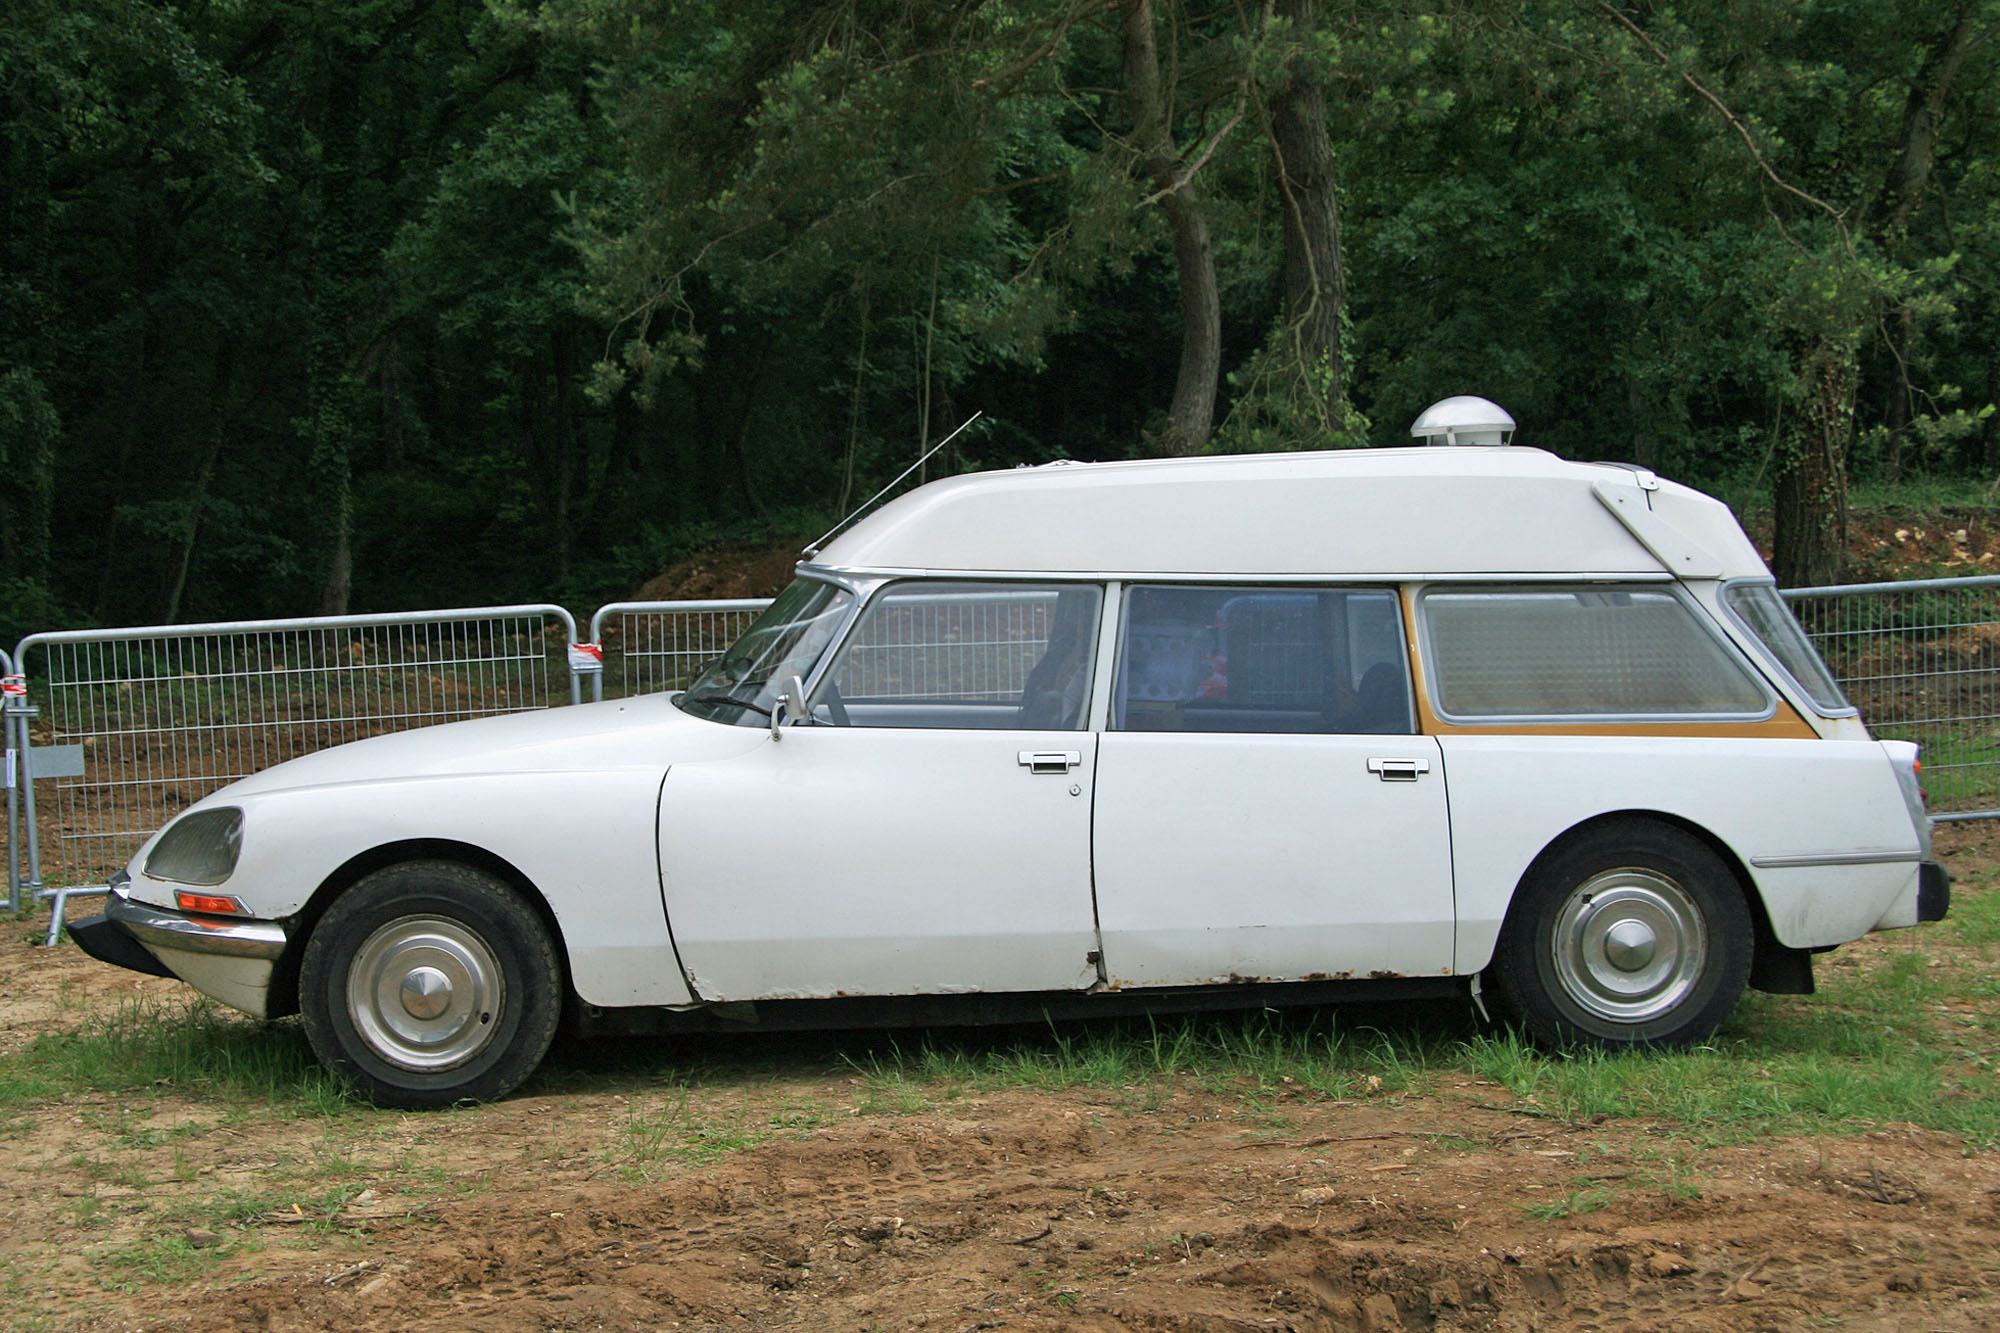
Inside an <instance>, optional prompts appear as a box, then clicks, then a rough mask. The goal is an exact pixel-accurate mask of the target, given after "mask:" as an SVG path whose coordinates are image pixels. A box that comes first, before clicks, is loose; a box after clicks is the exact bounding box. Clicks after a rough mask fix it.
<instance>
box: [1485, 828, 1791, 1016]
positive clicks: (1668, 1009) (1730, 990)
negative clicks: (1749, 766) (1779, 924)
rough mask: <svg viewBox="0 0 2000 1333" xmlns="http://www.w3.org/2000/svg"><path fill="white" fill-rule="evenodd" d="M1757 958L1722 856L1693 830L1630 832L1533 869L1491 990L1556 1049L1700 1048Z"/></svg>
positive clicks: (1596, 838)
mask: <svg viewBox="0 0 2000 1333" xmlns="http://www.w3.org/2000/svg"><path fill="white" fill-rule="evenodd" d="M1754 951H1755V934H1754V930H1753V927H1752V925H1751V920H1750V908H1749V905H1748V904H1747V903H1746V902H1745V900H1744V896H1743V888H1742V886H1741V885H1740V884H1738V882H1737V879H1736V876H1735V875H1734V874H1732V873H1731V872H1730V869H1729V867H1728V866H1727V865H1725V864H1724V863H1723V861H1722V858H1721V857H1719V856H1717V855H1716V854H1715V852H1714V851H1713V850H1711V849H1710V848H1709V847H1708V846H1707V845H1706V844H1705V843H1703V842H1701V841H1700V840H1699V839H1697V838H1695V837H1693V836H1691V835H1689V834H1687V833H1684V832H1682V831H1681V830H1679V829H1675V828H1672V827H1670V826H1668V825H1665V824H1661V823H1658V822H1655V821H1653V820H1647V819H1620V820H1613V821H1607V822H1605V823H1603V824H1600V825H1597V826H1596V827H1594V828H1591V829H1588V830H1586V831H1585V832H1584V833H1583V834H1582V835H1580V836H1579V837H1577V838H1575V839H1573V840H1571V841H1570V842H1568V843H1566V844H1563V845H1561V846H1558V847H1556V848H1554V849H1552V850H1550V851H1548V852H1545V853H1543V854H1542V856H1541V858H1540V859H1539V860H1537V861H1536V862H1535V864H1534V865H1533V866H1532V867H1531V868H1530V869H1529V871H1528V873H1527V875H1526V876H1525V877H1524V878H1523V879H1522V881H1521V887H1520V890H1519V891H1518V892H1517V893H1516V894H1515V897H1514V903H1513V905H1512V906H1511V907H1510V908H1509V909H1508V912H1507V920H1506V923H1505V924H1504V925H1503V926H1502V927H1501V930H1500V941H1499V944H1498V946H1497V948H1496V949H1495V951H1494V956H1493V967H1492V971H1491V972H1490V973H1489V977H1490V979H1491V981H1492V983H1493V986H1494V989H1495V991H1496V993H1497V996H1498V998H1499V1000H1500V1002H1501V1005H1502V1007H1503V1009H1504V1010H1505V1011H1506V1012H1507V1013H1508V1014H1509V1015H1510V1016H1511V1017H1513V1018H1515V1019H1518V1020H1519V1021H1520V1023H1521V1024H1522V1025H1523V1026H1524V1027H1525V1028H1526V1029H1527V1030H1528V1032H1529V1034H1530V1035H1531V1036H1533V1037H1535V1038H1537V1039H1539V1040H1541V1041H1543V1042H1546V1043H1549V1044H1552V1045H1558V1046H1567V1045H1576V1044H1582V1045H1590V1046H1598V1047H1602V1048H1605V1049H1612V1050H1616V1049H1622V1048H1625V1047H1632V1046H1663V1047H1676V1046H1692V1045H1694V1044H1696V1043H1699V1042H1702V1041H1705V1040H1707V1039H1708V1038H1709V1037H1710V1036H1711V1035H1712V1034H1713V1033H1714V1032H1715V1030H1716V1029H1717V1028H1718V1027H1720V1026H1722V1023H1723V1020H1724V1019H1726V1018H1728V1017H1729V1015H1730V1012H1731V1011H1732V1010H1734V1009H1735V1008H1736V1002H1737V1001H1738V1000H1739V999H1741V998H1742V995H1743V987H1744V985H1745V983H1746V982H1747V981H1748V980H1749V977H1750V963H1751V959H1752V955H1753V953H1754Z"/></svg>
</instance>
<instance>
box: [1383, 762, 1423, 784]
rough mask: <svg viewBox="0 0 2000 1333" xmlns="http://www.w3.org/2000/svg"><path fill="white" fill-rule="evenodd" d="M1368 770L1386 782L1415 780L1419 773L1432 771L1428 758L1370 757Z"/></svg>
mask: <svg viewBox="0 0 2000 1333" xmlns="http://www.w3.org/2000/svg"><path fill="white" fill-rule="evenodd" d="M1368 771H1369V772H1370V773H1373V774H1374V775H1375V776H1376V777H1378V778H1380V779H1382V781H1384V782H1415V781H1416V780H1417V777H1418V775H1419V774H1423V773H1428V772H1430V771H1431V761H1430V760H1428V759H1370V760H1369V761H1368Z"/></svg>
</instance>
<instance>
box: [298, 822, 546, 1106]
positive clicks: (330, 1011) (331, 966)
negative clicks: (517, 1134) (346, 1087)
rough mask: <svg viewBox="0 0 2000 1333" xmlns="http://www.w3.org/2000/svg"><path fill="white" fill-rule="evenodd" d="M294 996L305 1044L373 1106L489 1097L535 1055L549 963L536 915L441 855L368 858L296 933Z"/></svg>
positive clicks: (497, 885)
mask: <svg viewBox="0 0 2000 1333" xmlns="http://www.w3.org/2000/svg"><path fill="white" fill-rule="evenodd" d="M299 1009H300V1013H301V1015H302V1016H303V1018H304V1020H305V1028H306V1036H307V1038H308V1039H309V1040H310V1041H311V1042H312V1047H313V1050H314V1052H315V1053H316V1054H317V1055H318V1056H319V1058H320V1059H321V1061H323V1062H324V1063H325V1064H326V1065H327V1066H328V1067H329V1068H331V1069H333V1070H334V1071H335V1072H336V1073H339V1074H340V1075H341V1076H342V1077H344V1078H346V1079H347V1080H348V1081H349V1082H350V1083H352V1084H353V1085H354V1086H355V1088H356V1090H357V1091H359V1092H360V1093H361V1094H362V1095H364V1096H366V1097H368V1098H369V1099H370V1100H372V1101H374V1102H375V1103H377V1104H378V1105H382V1106H401V1107H427V1106H447V1105H450V1104H451V1103H453V1102H459V1101H468V1100H469V1101H488V1100H491V1099H493V1098H496V1097H503V1096H505V1095H506V1094H507V1093H509V1092H511V1091H513V1090H514V1089H515V1088H517V1087H519V1086H520V1085H521V1083H522V1082H523V1081H524V1080H525V1079H526V1078H527V1077H528V1075H530V1074H532V1073H533V1072H534V1070H535V1067H536V1066H537V1065H538V1064H540V1063H541V1060H542V1056H543V1055H545V1054H546V1053H547V1052H548V1049H549V1043H550V1041H551V1040H553V1038H554V1036H555V1030H556V1024H557V1021H558V1019H560V1017H561V1014H562V973H561V968H560V965H559V963H558V961H557V958H556V952H555V946H554V944H553V943H552V942H551V940H550V939H549V933H548V931H547V929H546V928H545V927H544V926H543V924H542V920H541V918H540V917H539V916H538V915H536V913H535V911H534V910H533V909H532V908H530V907H529V906H528V904H527V903H525V902H524V901H522V899H521V897H520V895H519V894H517V893H515V892H514V891H513V890H512V889H511V888H509V887H508V886H507V885H506V884H503V883H502V882H500V881H499V880H497V879H495V878H494V877H492V876H491V875H488V874H485V873H483V872H481V871H477V870H474V869H472V868H471V867H469V866H463V865H459V864H456V863H454V862H449V861H413V862H407V863H405V864H403V865H397V866H390V867H388V868H386V869H383V870H378V871H376V872H375V873H374V874H372V875H370V876H368V877H367V878H366V879H363V880H362V881H360V882H359V883H358V884H356V885H354V887H353V888H351V889H349V890H347V892H345V893H343V894H342V895H341V896H340V897H339V898H338V899H336V900H335V902H334V904H333V906H332V907H331V908H329V909H328V910H327V913H326V915H325V916H324V917H322V918H321V919H320V922H319V925H318V926H317V928H315V929H314V931H313V933H312V936H311V937H310V938H309V939H308V940H307V941H306V951H305V956H304V957H303V959H302V960H301V962H300V968H299Z"/></svg>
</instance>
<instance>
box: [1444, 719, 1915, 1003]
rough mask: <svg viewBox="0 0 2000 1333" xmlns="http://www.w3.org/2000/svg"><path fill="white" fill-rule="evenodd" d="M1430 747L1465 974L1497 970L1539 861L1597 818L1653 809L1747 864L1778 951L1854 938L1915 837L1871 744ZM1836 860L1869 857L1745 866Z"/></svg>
mask: <svg viewBox="0 0 2000 1333" xmlns="http://www.w3.org/2000/svg"><path fill="white" fill-rule="evenodd" d="M1439 744H1440V745H1441V746H1442V748H1443V750H1444V769H1445V779H1446V783H1447V785H1448V788H1449V791H1450V801H1451V841H1452V858H1453V867H1454V873H1455V880H1456V886H1457V907H1458V938H1457V957H1456V964H1455V967H1456V970H1457V971H1458V972H1460V973H1469V972H1476V971H1479V970H1480V969H1482V968H1484V967H1485V966H1486V965H1487V964H1488V963H1489V962H1490V961H1491V960H1492V956H1493V947H1494V943H1495V941H1496V939H1497V938H1498V936H1499V932H1500V926H1501V922H1502V921H1503V920H1504V919H1505V917H1506V913H1507V907H1508V904H1509V903H1510V902H1511V901H1512V899H1513V895H1514V892H1515V890H1516V888H1517V887H1518V886H1519V884H1520V883H1521V879H1522V876H1523V875H1525V874H1526V873H1527V870H1528V868H1529V866H1530V865H1532V864H1533V862H1534V860H1535V858H1536V857H1537V856H1539V855H1540V854H1541V852H1542V851H1543V849H1545V848H1546V847H1548V846H1549V845H1550V844H1551V843H1553V842H1554V841H1555V840H1556V839H1558V838H1560V837H1561V836H1562V835H1563V834H1564V833H1566V832H1568V831H1569V830H1570V829H1573V828H1575V827H1576V826H1578V825H1579V824H1582V823H1584V822H1586V821H1588V820H1590V819H1593V818H1595V817H1598V816H1600V815H1606V814H1613V813H1618V812H1621V811H1650V812H1656V813H1658V814H1661V815H1665V816H1668V817H1671V818H1673V819H1677V820H1680V821H1682V822H1685V823H1687V824H1690V825H1693V826H1694V827H1696V828H1699V829H1702V830H1704V831H1706V832H1707V833H1709V834H1711V835H1713V836H1714V837H1715V838H1716V839H1717V840H1719V841H1720V842H1721V843H1722V844H1723V845H1724V846H1725V847H1726V848H1727V849H1728V850H1729V851H1730V852H1731V853H1732V854H1733V855H1734V857H1735V858H1736V860H1737V861H1739V862H1740V863H1741V864H1742V865H1743V866H1744V868H1745V870H1746V871H1747V873H1748V875H1749V877H1750V880H1751V884H1752V886H1753V888H1754V890H1755V891H1756V893H1757V894H1758V895H1759V896H1760V897H1761V898H1762V900H1763V903H1764V906H1765V909H1766V911H1767V913H1768V915H1769V917H1770V921H1771V928H1772V931H1773V933H1774V934H1775V935H1776V936H1777V938H1778V940H1779V942H1781V943H1783V944H1787V945H1791V946H1794V947H1812V946H1816V945H1831V944H1844V943H1847V942H1848V941H1850V940H1854V939H1858V938H1859V937H1860V936H1862V935H1863V934H1865V933H1867V931H1868V930H1870V929H1871V928H1872V927H1873V926H1874V925H1875V924H1876V923H1877V922H1878V921H1879V920H1881V918H1882V916H1883V914H1884V912H1886V911H1887V910H1888V909H1889V907H1890V906H1891V905H1892V904H1893V903H1894V902H1895V901H1896V900H1897V898H1898V897H1899V896H1901V895H1903V894H1904V893H1905V892H1907V891H1908V888H1909V885H1910V884H1911V883H1912V882H1913V880H1914V877H1915V875H1916V867H1917V861H1918V859H1919V857H1920V855H1921V853H1920V850H1919V847H1920V844H1919V841H1918V837H1917V830H1916V829H1915V828H1914V827H1912V825H1911V822H1910V816H1909V812H1908V809H1907V807H1906V806H1905V805H1904V802H1903V799H1902V796H1901V793H1900V791H1899V789H1898V787H1897V785H1896V776H1895V772H1894V770H1893V768H1892V767H1891V765H1890V761H1889V757H1888V755H1887V754H1886V752H1885V751H1884V750H1883V749H1882V747H1881V746H1880V745H1879V744H1877V743H1875V742H1873V741H1833V740H1776V739H1768V738H1750V737H1746V738H1743V739H1740V740H1732V739H1727V738H1716V737H1688V738H1684V739H1683V738H1678V737H1616V736H1576V737H1563V736H1508V735H1493V736H1481V735H1466V734H1457V735H1447V736H1441V737H1439ZM1840 857H1854V858H1860V859H1862V861H1863V862H1864V863H1861V864H1846V865H1840V864H1813V865H1806V866H1792V867H1782V868H1763V867H1759V866H1758V865H1757V864H1756V863H1757V862H1758V861H1768V860H1810V859H1813V858H1825V859H1834V858H1840ZM1870 857H1885V858H1889V859H1885V860H1883V861H1879V862H1875V863H1866V858H1870Z"/></svg>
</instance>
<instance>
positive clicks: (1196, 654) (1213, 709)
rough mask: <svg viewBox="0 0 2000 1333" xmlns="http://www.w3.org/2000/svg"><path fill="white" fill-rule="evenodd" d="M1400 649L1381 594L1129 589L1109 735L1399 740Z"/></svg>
mask: <svg viewBox="0 0 2000 1333" xmlns="http://www.w3.org/2000/svg"><path fill="white" fill-rule="evenodd" d="M1403 645H1404V638H1403V616H1402V607H1401V605H1400V603H1399V601H1398V598H1397V595H1396V593H1395V592H1393V591H1391V590H1387V589H1372V588H1371V589H1334V588H1298V587H1286V586H1269V587H1155V586H1142V587H1134V588H1132V589H1130V590H1129V591H1128V592H1127V594H1126V597H1125V625H1124V633H1123V634H1122V636H1121V647H1120V652H1119V662H1118V677H1117V683H1116V688H1115V689H1114V691H1113V700H1112V727H1113V728H1114V729H1116V730H1121V731H1211V732H1272V733H1286V732H1290V733H1308V734H1338V733H1348V734H1376V735H1397V734H1407V733H1409V732H1411V731H1414V730H1415V726H1414V725H1413V717H1412V710H1411V706H1410V673H1409V658H1408V655H1407V653H1406V652H1405V651H1404V647H1403Z"/></svg>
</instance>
